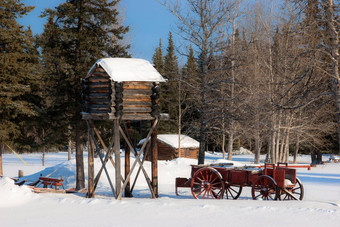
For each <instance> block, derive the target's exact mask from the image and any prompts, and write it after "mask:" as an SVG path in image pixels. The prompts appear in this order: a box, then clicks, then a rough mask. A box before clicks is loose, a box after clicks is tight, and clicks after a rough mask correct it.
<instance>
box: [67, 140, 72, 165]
mask: <svg viewBox="0 0 340 227" xmlns="http://www.w3.org/2000/svg"><path fill="white" fill-rule="evenodd" d="M71 154H72V140H71V137H69V139H68V157H67V160H69V161H70V160H71Z"/></svg>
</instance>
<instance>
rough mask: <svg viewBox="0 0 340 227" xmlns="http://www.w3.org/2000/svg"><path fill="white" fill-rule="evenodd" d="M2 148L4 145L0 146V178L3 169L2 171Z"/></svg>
mask: <svg viewBox="0 0 340 227" xmlns="http://www.w3.org/2000/svg"><path fill="white" fill-rule="evenodd" d="M4 147H5V145H4V144H0V176H2V175H3V169H2V153H3V150H4Z"/></svg>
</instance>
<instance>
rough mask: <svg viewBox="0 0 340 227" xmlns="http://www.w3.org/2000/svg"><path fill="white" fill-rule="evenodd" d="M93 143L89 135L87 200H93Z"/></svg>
mask: <svg viewBox="0 0 340 227" xmlns="http://www.w3.org/2000/svg"><path fill="white" fill-rule="evenodd" d="M94 190H95V189H94V142H93V139H92V137H91V135H90V133H89V149H88V194H87V197H88V198H94Z"/></svg>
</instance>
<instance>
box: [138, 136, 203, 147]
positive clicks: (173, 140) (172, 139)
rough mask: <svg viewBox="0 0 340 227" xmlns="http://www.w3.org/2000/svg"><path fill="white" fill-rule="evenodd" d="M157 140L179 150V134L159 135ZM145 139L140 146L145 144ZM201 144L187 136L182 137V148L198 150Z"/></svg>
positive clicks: (140, 142)
mask: <svg viewBox="0 0 340 227" xmlns="http://www.w3.org/2000/svg"><path fill="white" fill-rule="evenodd" d="M157 139H158V140H159V141H161V142H163V143H166V144H168V145H170V146H171V147H173V148H178V147H179V143H178V134H158V135H157ZM144 141H145V139H142V140H141V141H139V144H142V143H144ZM199 146H200V143H199V142H198V141H197V140H195V139H193V138H191V137H189V136H186V135H181V148H197V147H199Z"/></svg>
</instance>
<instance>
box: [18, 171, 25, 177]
mask: <svg viewBox="0 0 340 227" xmlns="http://www.w3.org/2000/svg"><path fill="white" fill-rule="evenodd" d="M23 176H24V171H23V170H21V169H20V170H19V171H18V178H21V177H23Z"/></svg>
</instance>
